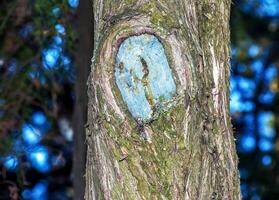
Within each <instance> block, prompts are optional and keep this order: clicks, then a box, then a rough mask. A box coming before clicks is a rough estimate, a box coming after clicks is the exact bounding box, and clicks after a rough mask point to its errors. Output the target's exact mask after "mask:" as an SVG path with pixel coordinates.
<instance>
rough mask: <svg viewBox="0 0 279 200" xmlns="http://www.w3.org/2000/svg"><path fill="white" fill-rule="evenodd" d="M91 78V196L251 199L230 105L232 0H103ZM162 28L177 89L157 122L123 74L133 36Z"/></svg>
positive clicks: (98, 2) (97, 12)
mask: <svg viewBox="0 0 279 200" xmlns="http://www.w3.org/2000/svg"><path fill="white" fill-rule="evenodd" d="M93 4H94V7H93V9H94V17H95V20H94V27H95V32H94V47H95V48H94V52H93V59H92V67H91V75H90V77H89V79H88V86H89V90H88V95H89V106H88V107H89V108H88V128H87V145H88V152H87V170H86V183H87V186H86V196H85V198H86V199H88V200H92V199H189V200H190V199H191V200H192V199H199V200H200V199H201V200H203V199H228V200H232V199H233V200H238V199H241V195H240V190H239V175H238V170H237V156H236V152H235V144H234V138H233V133H232V129H231V123H230V117H229V111H228V103H229V102H228V95H229V94H228V93H229V90H228V87H229V82H228V81H229V70H230V68H229V56H230V53H229V27H228V19H229V10H230V1H229V0H202V1H192V0H183V1H181V0H161V1H155V0H149V1H145V0H140V1H131V0H114V1H111V0H95V1H93ZM143 33H148V34H154V35H156V37H158V38H159V39H160V40H161V41H162V43H163V45H164V49H165V51H166V55H167V59H168V61H169V64H170V67H171V70H172V73H173V77H174V81H175V83H176V86H177V89H176V93H177V94H176V95H175V96H174V97H173V99H172V100H171V101H170V102H169V103H168V104H166V105H164V106H165V107H167V109H165V110H163V111H162V112H158V113H157V114H156V116H153V117H154V118H152V120H149V121H148V122H141V121H138V120H136V119H135V118H134V117H132V115H131V114H130V112H129V110H128V108H127V105H126V103H125V102H124V101H123V98H122V96H121V94H120V91H119V89H118V87H117V85H116V80H115V76H114V66H115V56H116V54H117V50H118V48H119V46H120V44H121V42H123V41H124V40H125V39H126V38H127V37H129V36H131V35H139V34H143Z"/></svg>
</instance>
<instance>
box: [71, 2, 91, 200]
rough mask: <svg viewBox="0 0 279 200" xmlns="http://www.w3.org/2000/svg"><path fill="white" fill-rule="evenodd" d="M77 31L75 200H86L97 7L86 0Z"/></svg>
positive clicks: (78, 12)
mask: <svg viewBox="0 0 279 200" xmlns="http://www.w3.org/2000/svg"><path fill="white" fill-rule="evenodd" d="M77 17H78V20H77V27H78V34H79V40H78V45H77V51H76V56H75V65H76V73H77V80H76V84H75V94H76V101H75V107H74V117H73V126H74V140H73V142H74V149H73V188H74V199H75V200H82V199H84V192H85V165H86V145H85V139H86V134H85V128H84V126H85V124H86V121H87V104H88V100H87V98H88V97H87V86H86V81H87V78H88V75H89V72H90V67H89V66H90V63H91V58H92V51H93V37H92V33H93V24H92V21H93V4H92V1H91V0H82V1H80V2H79V7H78V9H77Z"/></svg>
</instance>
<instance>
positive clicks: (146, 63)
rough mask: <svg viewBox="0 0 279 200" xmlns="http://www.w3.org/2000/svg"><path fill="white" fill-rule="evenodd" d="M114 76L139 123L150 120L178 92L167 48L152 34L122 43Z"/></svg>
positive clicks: (135, 37) (132, 37) (131, 38)
mask: <svg viewBox="0 0 279 200" xmlns="http://www.w3.org/2000/svg"><path fill="white" fill-rule="evenodd" d="M114 75H115V79H116V84H117V86H118V88H119V90H120V93H121V95H122V97H123V100H124V102H125V103H126V104H127V106H128V109H129V111H130V113H131V114H132V116H133V117H134V118H136V119H138V120H142V121H149V120H151V119H152V116H153V114H154V112H157V111H160V107H161V106H162V105H163V104H164V103H166V102H168V101H170V100H171V99H172V98H173V96H174V95H175V93H176V85H175V81H174V79H173V75H172V72H171V69H170V66H169V63H168V60H167V57H166V53H165V49H164V47H163V45H162V43H161V42H160V41H159V40H158V38H157V37H156V36H154V35H152V34H147V33H144V34H141V35H135V36H130V37H128V38H127V39H125V40H124V41H123V42H122V43H121V45H120V47H119V49H118V52H117V55H116V60H115V74H114Z"/></svg>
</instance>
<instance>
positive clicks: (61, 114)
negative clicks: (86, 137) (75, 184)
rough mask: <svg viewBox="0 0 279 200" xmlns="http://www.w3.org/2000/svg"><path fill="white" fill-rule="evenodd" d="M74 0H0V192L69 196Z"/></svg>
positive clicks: (4, 194)
mask: <svg viewBox="0 0 279 200" xmlns="http://www.w3.org/2000/svg"><path fill="white" fill-rule="evenodd" d="M78 3H79V2H78V0H49V1H45V0H1V1H0V38H1V40H0V80H1V81H0V144H1V145H0V155H1V157H0V162H1V167H0V168H1V170H0V199H20V198H22V199H32V200H33V199H34V200H38V199H40V200H44V199H71V198H72V196H73V194H72V193H73V189H72V177H71V168H72V151H73V149H72V138H73V128H72V121H71V120H72V114H73V103H74V99H75V94H74V83H75V80H76V77H75V68H74V66H73V58H74V56H73V55H74V51H75V44H76V40H77V31H76V30H75V25H74V22H75V20H76V8H77V6H78Z"/></svg>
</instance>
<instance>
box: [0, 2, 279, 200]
mask: <svg viewBox="0 0 279 200" xmlns="http://www.w3.org/2000/svg"><path fill="white" fill-rule="evenodd" d="M78 5H79V1H78V0H48V1H45V0H1V1H0V38H1V40H0V144H1V145H0V199H12V200H17V199H30V200H37V199H40V200H47V199H50V200H51V199H53V200H57V199H59V200H60V199H61V200H64V199H65V200H66V199H73V181H74V177H73V173H72V161H73V157H72V155H73V135H74V131H73V122H72V120H73V111H74V108H73V106H74V102H75V100H76V94H75V90H74V87H75V84H76V83H77V80H78V78H79V77H77V73H76V68H75V62H76V61H75V59H74V58H75V57H74V54H76V51H77V48H76V44H77V41H78V39H79V37H78V35H79V34H78V31H77V26H76V19H77V12H76V10H77V7H78ZM231 36H232V41H231V48H232V59H231V65H232V70H231V71H232V76H231V102H230V110H231V114H232V121H233V124H234V132H235V137H236V143H237V151H238V155H239V160H240V163H239V169H240V175H241V191H242V195H243V199H247V200H248V199H251V200H260V199H263V200H276V199H279V189H278V188H279V152H278V151H279V135H278V133H279V106H278V90H279V78H278V64H279V1H278V0H234V1H233V4H232V13H231ZM87 67H88V66H87Z"/></svg>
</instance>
